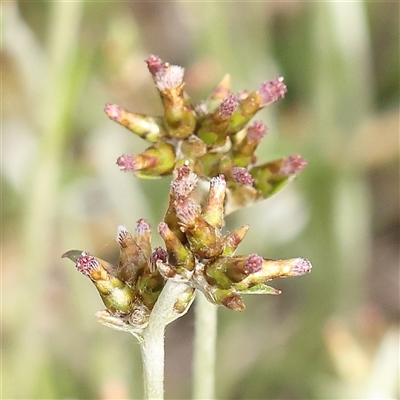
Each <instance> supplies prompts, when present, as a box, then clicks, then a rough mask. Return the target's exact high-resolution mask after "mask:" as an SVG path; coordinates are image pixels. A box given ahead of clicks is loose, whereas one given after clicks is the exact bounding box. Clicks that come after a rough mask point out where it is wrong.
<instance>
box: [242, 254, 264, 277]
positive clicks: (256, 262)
mask: <svg viewBox="0 0 400 400" xmlns="http://www.w3.org/2000/svg"><path fill="white" fill-rule="evenodd" d="M263 261H264V259H263V258H262V257H261V256H259V255H258V254H251V255H250V256H249V258H248V259H247V263H246V267H245V268H246V270H247V271H248V272H249V273H250V274H254V273H255V272H258V271H260V270H261V268H262V265H263Z"/></svg>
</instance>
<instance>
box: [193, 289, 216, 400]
mask: <svg viewBox="0 0 400 400" xmlns="http://www.w3.org/2000/svg"><path fill="white" fill-rule="evenodd" d="M217 310H218V307H216V306H215V305H214V304H211V303H210V302H209V301H208V300H207V299H206V298H205V297H204V296H203V295H198V296H197V298H196V309H195V318H196V320H195V338H194V360H193V396H192V398H193V399H207V400H212V399H214V397H215V357H216V341H217Z"/></svg>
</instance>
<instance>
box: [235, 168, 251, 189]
mask: <svg viewBox="0 0 400 400" xmlns="http://www.w3.org/2000/svg"><path fill="white" fill-rule="evenodd" d="M232 177H233V179H234V181H235V182H237V183H240V184H242V185H247V186H253V182H254V179H253V177H252V176H251V174H250V172H249V171H247V169H246V168H242V167H233V168H232Z"/></svg>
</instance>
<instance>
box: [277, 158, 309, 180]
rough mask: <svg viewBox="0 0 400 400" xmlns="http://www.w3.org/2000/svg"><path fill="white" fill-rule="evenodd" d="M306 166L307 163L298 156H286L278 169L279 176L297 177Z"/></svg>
mask: <svg viewBox="0 0 400 400" xmlns="http://www.w3.org/2000/svg"><path fill="white" fill-rule="evenodd" d="M306 166H307V161H306V160H305V159H304V158H302V157H301V156H300V154H295V155H292V156H287V157H285V159H284V162H283V164H282V166H281V168H280V169H279V173H280V174H281V175H285V176H290V175H297V174H298V173H299V172H301V171H302V170H303V169H304V168H305V167H306Z"/></svg>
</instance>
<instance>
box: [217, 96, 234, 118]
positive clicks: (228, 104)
mask: <svg viewBox="0 0 400 400" xmlns="http://www.w3.org/2000/svg"><path fill="white" fill-rule="evenodd" d="M238 105H239V102H238V100H237V96H236V95H235V94H233V93H231V94H229V95H228V96H226V97H225V98H224V100H223V101H222V103H221V105H220V106H219V112H220V115H221V118H223V119H228V118H229V117H230V116H231V115H232V114H233V113H234V112H235V110H236V108H237V107H238Z"/></svg>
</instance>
